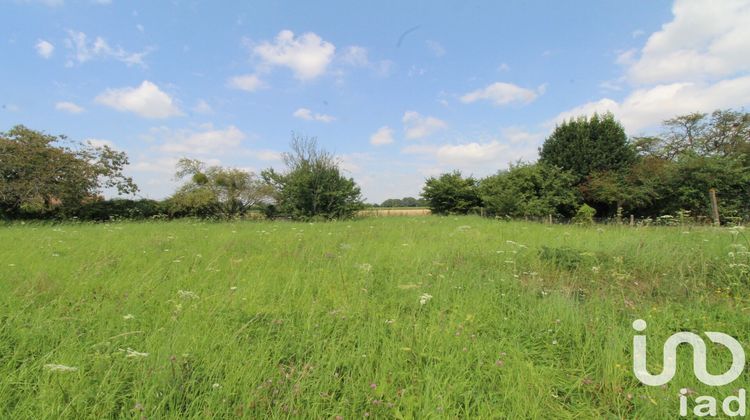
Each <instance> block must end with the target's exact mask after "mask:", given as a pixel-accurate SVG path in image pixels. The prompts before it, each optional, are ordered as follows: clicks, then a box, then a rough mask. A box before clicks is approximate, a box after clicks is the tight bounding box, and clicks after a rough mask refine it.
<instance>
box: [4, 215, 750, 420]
mask: <svg viewBox="0 0 750 420" xmlns="http://www.w3.org/2000/svg"><path fill="white" fill-rule="evenodd" d="M747 247H748V241H747V237H746V233H745V232H744V231H741V230H737V229H734V230H730V229H726V228H691V227H674V228H667V227H662V228H628V227H618V226H604V227H600V228H597V227H592V228H582V227H576V226H562V225H555V226H547V225H542V224H533V223H521V222H514V223H507V222H498V221H494V220H489V219H481V218H478V217H460V218H453V217H448V218H440V217H422V218H409V217H393V218H373V219H361V220H356V221H351V222H335V223H315V224H306V223H288V222H275V223H274V222H251V221H250V222H241V223H199V222H185V221H182V222H170V223H168V222H160V223H114V224H62V225H56V226H50V225H18V224H16V225H12V226H9V227H3V228H0V378H2V379H0V417H2V418H34V419H40V418H55V419H56V418H81V417H87V418H105V417H126V418H129V417H136V418H140V417H142V416H144V417H147V418H185V417H190V418H209V417H211V416H215V417H233V416H241V417H247V418H263V417H271V418H287V417H314V418H335V417H336V416H342V417H344V418H360V417H362V416H365V415H369V416H372V417H376V418H393V417H395V418H430V417H434V418H441V417H452V418H455V417H465V418H500V417H502V418H528V417H537V418H541V417H543V418H573V417H575V418H592V417H609V418H634V417H637V418H663V417H676V416H677V412H678V398H677V395H678V394H677V393H678V390H679V389H680V388H682V387H689V388H691V389H693V390H695V391H696V392H698V393H699V394H701V395H706V394H708V395H713V396H716V397H723V396H726V395H728V394H730V393H732V392H734V390H736V389H737V388H740V387H748V384H750V375H748V374H747V373H745V374H743V375H742V376H741V377H740V378H739V379H738V380H737V381H735V382H734V383H732V384H730V385H727V386H724V387H721V388H713V389H712V388H710V387H707V386H705V385H702V384H700V383H699V382H698V381H697V379H695V377H694V376H693V375H692V369H691V365H690V363H689V361H690V357H691V356H690V352H689V351H684V352H682V353H681V360H680V365H679V369H678V375H677V376H676V377H675V379H674V380H673V381H672V382H670V383H669V385H667V386H666V387H663V388H662V387H647V386H643V385H641V384H640V383H639V382H638V381H637V379H636V378H635V377H634V375H633V374H632V364H631V358H632V353H631V347H632V336H633V334H634V331H633V329H632V328H631V323H632V322H633V320H635V319H637V318H643V319H645V320H646V321H648V324H649V327H648V330H647V331H646V334H647V335H648V339H649V365H650V366H652V368H651V370H652V372H656V371H658V370H659V363H660V360H661V345H662V343H663V342H664V340H665V339H666V338H667V337H668V336H669V335H671V334H673V333H674V332H677V331H681V330H687V331H695V332H698V333H701V334H702V332H703V331H721V332H725V333H727V334H730V335H733V336H734V337H736V338H737V339H738V340H739V341H740V342H741V343H743V345H747V344H750V319H749V318H748V314H749V313H750V299H748V284H750V279H748V271H747V268H746V267H747V264H749V263H750V261H749V260H750V257H748V254H747ZM424 294H428V295H430V296H432V298H431V299H428V298H427V297H426V296H424V297H423V295H424ZM421 298H423V299H424V300H425V303H424V304H421V303H420V299H421ZM709 345H710V343H709ZM710 346H711V345H710ZM711 348H716V346H713V347H711ZM682 350H689V349H688V348H685V349H682ZM133 351H135V352H139V353H148V355H147V356H143V355H139V354H136V353H133ZM710 356H711V359H710V360H711V363H709V368H710V370H711V371H712V372H720V371H721V372H723V370H725V369H726V368H727V367H728V366H729V362H728V359H729V357H728V352H725V351H724V352H722V351H720V350H719V349H716V351H712V353H711V355H710ZM47 364H61V365H65V366H70V367H75V368H77V370H76V371H71V372H59V371H50V370H49V369H46V368H45V365H47Z"/></svg>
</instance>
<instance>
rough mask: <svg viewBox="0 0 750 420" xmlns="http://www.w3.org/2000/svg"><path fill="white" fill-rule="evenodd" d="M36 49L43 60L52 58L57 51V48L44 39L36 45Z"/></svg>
mask: <svg viewBox="0 0 750 420" xmlns="http://www.w3.org/2000/svg"><path fill="white" fill-rule="evenodd" d="M34 48H35V49H36V53H37V54H39V56H40V57H42V58H50V57H52V53H53V52H54V51H55V46H54V45H52V43H50V42H49V41H45V40H43V39H40V40H39V41H38V42H37V43H36V45H34Z"/></svg>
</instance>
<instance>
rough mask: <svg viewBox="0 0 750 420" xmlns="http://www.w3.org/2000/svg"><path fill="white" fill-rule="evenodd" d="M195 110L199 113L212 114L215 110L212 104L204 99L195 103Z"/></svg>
mask: <svg viewBox="0 0 750 420" xmlns="http://www.w3.org/2000/svg"><path fill="white" fill-rule="evenodd" d="M193 112H195V113H198V114H211V113H212V112H214V110H213V108H211V105H209V104H208V102H206V101H205V100H203V99H200V100H198V102H196V103H195V106H194V107H193Z"/></svg>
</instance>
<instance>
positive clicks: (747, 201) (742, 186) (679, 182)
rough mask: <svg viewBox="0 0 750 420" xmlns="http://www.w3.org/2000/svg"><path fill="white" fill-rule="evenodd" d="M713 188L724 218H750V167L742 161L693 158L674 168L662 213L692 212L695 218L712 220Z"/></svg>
mask: <svg viewBox="0 0 750 420" xmlns="http://www.w3.org/2000/svg"><path fill="white" fill-rule="evenodd" d="M711 188H715V189H716V191H717V196H718V198H719V200H718V201H719V213H720V215H721V216H722V217H725V216H729V217H731V216H741V217H744V218H747V216H748V214H750V167H749V166H748V165H746V164H745V163H744V161H743V160H742V159H741V158H739V157H733V156H730V157H723V156H697V155H691V154H687V155H685V154H684V155H682V156H681V158H680V159H679V160H678V161H677V162H675V163H673V164H672V165H670V168H669V172H668V178H667V179H666V186H665V191H666V193H665V197H664V200H663V201H662V203H661V206H660V207H661V208H662V213H663V214H674V213H676V212H677V211H679V210H688V211H690V212H691V214H693V215H694V216H704V217H709V216H710V215H711V202H710V198H709V194H708V190H709V189H711Z"/></svg>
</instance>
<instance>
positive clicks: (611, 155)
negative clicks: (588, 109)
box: [539, 113, 636, 182]
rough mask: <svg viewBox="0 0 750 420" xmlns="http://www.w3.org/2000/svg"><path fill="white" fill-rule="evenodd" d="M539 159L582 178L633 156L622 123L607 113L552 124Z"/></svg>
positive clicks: (618, 167)
mask: <svg viewBox="0 0 750 420" xmlns="http://www.w3.org/2000/svg"><path fill="white" fill-rule="evenodd" d="M539 157H540V159H539V162H540V163H543V164H546V165H550V166H556V167H558V168H561V169H564V170H567V171H570V172H571V173H572V174H573V175H574V176H576V178H577V181H578V182H581V181H583V180H584V179H585V178H586V177H587V176H588V175H589V174H591V173H593V172H595V171H617V170H621V169H624V168H627V167H628V166H630V165H631V164H632V163H633V162H634V161H635V159H636V153H635V150H634V148H633V147H632V146H631V145H630V144H629V143H628V138H627V136H626V135H625V130H624V129H623V127H622V125H621V124H620V123H619V122H618V121H617V120H615V117H614V116H613V115H612V114H610V113H607V114H604V115H598V114H594V115H593V116H592V117H591V118H588V117H585V116H581V117H578V118H574V119H571V120H568V121H564V122H563V123H562V124H560V125H558V126H557V127H555V130H554V131H553V132H552V134H551V135H550V136H549V137H548V138H547V139H546V140H545V141H544V144H543V145H542V147H541V149H540V150H539Z"/></svg>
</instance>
